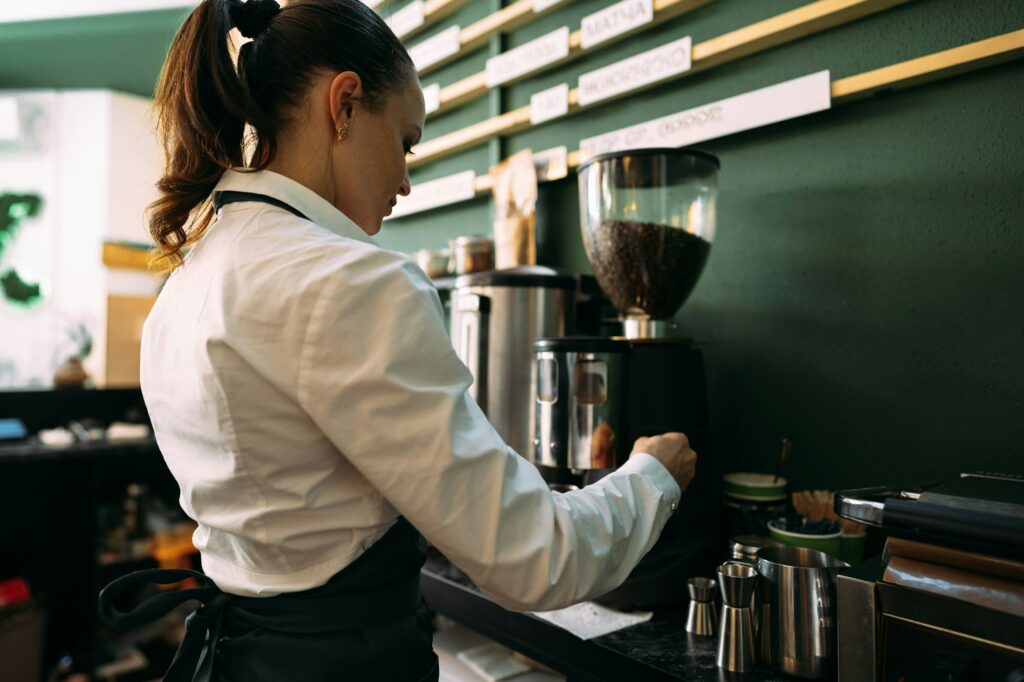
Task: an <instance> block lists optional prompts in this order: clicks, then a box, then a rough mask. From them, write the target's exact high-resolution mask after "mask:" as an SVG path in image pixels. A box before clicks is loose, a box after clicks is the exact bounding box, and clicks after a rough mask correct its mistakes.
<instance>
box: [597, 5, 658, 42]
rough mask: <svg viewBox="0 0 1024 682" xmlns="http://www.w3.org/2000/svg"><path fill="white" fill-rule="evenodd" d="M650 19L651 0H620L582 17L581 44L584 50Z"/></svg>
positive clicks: (651, 10)
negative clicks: (620, 0)
mask: <svg viewBox="0 0 1024 682" xmlns="http://www.w3.org/2000/svg"><path fill="white" fill-rule="evenodd" d="M651 21H654V2H653V0H622V2H617V3H615V4H614V5H612V6H611V7H606V8H605V9H603V10H601V11H600V12H594V13H593V14H590V15H588V16H585V17H583V21H582V22H581V23H580V30H581V31H582V32H583V36H582V38H583V39H582V41H581V44H582V45H583V49H584V50H586V49H588V48H591V47H593V46H594V45H597V44H598V43H603V42H604V41H606V40H608V39H609V38H614V37H615V36H617V35H621V34H623V33H625V32H626V31H630V30H632V29H634V28H636V27H637V26H643V25H644V24H646V23H649V22H651Z"/></svg>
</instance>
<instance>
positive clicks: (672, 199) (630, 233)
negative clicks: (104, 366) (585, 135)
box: [577, 149, 719, 319]
mask: <svg viewBox="0 0 1024 682" xmlns="http://www.w3.org/2000/svg"><path fill="white" fill-rule="evenodd" d="M718 168H719V162H718V158H717V157H715V156H713V155H712V154H708V153H706V152H702V151H697V150H693V149H637V150H632V151H623V152H614V153H611V154H603V155H601V156H596V157H594V158H593V159H590V160H588V161H586V162H584V163H583V164H582V165H581V166H580V167H579V169H578V171H577V173H578V177H579V189H580V222H581V228H582V231H583V246H584V249H585V250H586V253H587V258H588V259H589V260H590V264H591V266H592V267H593V269H594V275H595V276H596V278H597V281H598V283H599V284H600V285H601V288H602V289H603V290H604V292H605V294H607V295H608V297H609V298H610V299H611V301H612V303H613V304H614V305H615V307H616V308H618V309H619V312H620V313H622V314H623V316H624V317H627V318H629V317H637V318H649V319H665V318H670V317H672V316H673V315H674V314H675V312H676V310H678V309H679V307H680V306H682V304H683V302H684V301H685V300H686V298H687V297H688V296H689V295H690V292H691V291H693V288H694V286H696V284H697V280H698V278H699V277H700V275H701V273H702V272H703V270H704V264H705V263H706V262H707V258H708V254H709V252H710V250H711V242H712V240H713V239H714V236H715V201H716V198H717V196H718V181H717V178H718Z"/></svg>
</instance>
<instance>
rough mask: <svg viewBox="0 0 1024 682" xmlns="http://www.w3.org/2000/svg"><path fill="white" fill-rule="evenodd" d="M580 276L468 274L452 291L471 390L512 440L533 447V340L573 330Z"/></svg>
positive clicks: (456, 339) (453, 325) (526, 451)
mask: <svg viewBox="0 0 1024 682" xmlns="http://www.w3.org/2000/svg"><path fill="white" fill-rule="evenodd" d="M580 298H581V293H580V279H579V278H578V277H576V276H573V275H568V274H565V273H561V272H558V271H555V270H552V269H551V268H545V267H537V266H526V267H519V268H512V269H508V270H488V271H484V272H474V273H470V274H467V275H462V276H460V277H458V278H457V279H456V280H455V287H454V289H453V290H452V294H451V318H450V332H451V338H452V344H453V345H454V346H455V352H456V353H458V355H459V358H460V359H461V360H462V361H463V362H464V363H466V366H467V367H469V369H470V371H471V372H472V373H473V378H474V381H473V386H472V387H471V388H470V392H471V394H472V395H473V398H474V399H475V400H476V402H477V404H479V405H480V407H481V408H483V410H484V412H485V413H486V414H487V417H488V419H490V421H491V423H492V424H493V425H494V427H495V428H496V429H497V430H498V433H500V434H501V436H502V438H504V439H505V442H506V443H508V444H509V445H510V446H511V447H512V448H513V449H514V450H515V451H516V452H518V453H520V454H521V455H523V456H524V457H529V456H530V453H532V452H533V432H534V427H533V419H534V415H533V405H532V401H531V399H530V397H531V395H532V391H533V388H532V382H533V380H534V371H533V362H534V358H533V342H534V341H535V340H536V339H538V338H540V337H542V336H554V335H559V334H567V333H570V332H571V331H572V330H573V329H574V324H575V321H576V307H577V302H578V300H579V299H580Z"/></svg>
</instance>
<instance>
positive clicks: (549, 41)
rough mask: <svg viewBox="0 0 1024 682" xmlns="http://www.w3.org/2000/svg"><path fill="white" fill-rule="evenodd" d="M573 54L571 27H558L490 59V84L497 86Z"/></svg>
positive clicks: (487, 72) (488, 61)
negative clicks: (570, 35) (570, 40)
mask: <svg viewBox="0 0 1024 682" xmlns="http://www.w3.org/2000/svg"><path fill="white" fill-rule="evenodd" d="M568 56H569V27H568V26H563V27H562V28H559V29H555V30H554V31H552V32H551V33H546V34H544V35H542V36H541V37H540V38H536V39H535V40H531V41H530V42H528V43H525V44H523V45H520V46H519V47H517V48H514V49H512V50H509V51H508V52H505V53H503V54H499V55H498V56H496V57H491V58H490V59H488V60H487V69H486V74H485V76H486V79H485V80H486V82H487V87H489V88H493V87H495V86H497V85H501V84H502V83H507V82H508V81H510V80H513V79H515V78H519V77H520V76H525V75H526V74H528V73H530V72H531V71H535V70H536V69H539V68H541V67H542V66H547V65H548V64H552V63H554V62H557V61H559V60H560V59H565V58H566V57H568Z"/></svg>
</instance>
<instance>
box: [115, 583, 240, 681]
mask: <svg viewBox="0 0 1024 682" xmlns="http://www.w3.org/2000/svg"><path fill="white" fill-rule="evenodd" d="M188 578H193V579H195V580H196V582H198V583H199V584H200V586H201V587H198V588H190V589H187V590H174V591H170V592H160V593H157V594H155V595H152V596H150V597H147V598H146V599H143V600H142V601H141V602H139V603H138V604H136V605H135V606H134V607H132V608H130V609H128V610H127V611H124V610H121V608H120V606H121V605H122V604H123V603H124V600H125V597H126V594H125V593H126V592H127V593H130V592H132V591H135V590H137V589H138V588H139V587H140V586H142V585H149V584H156V585H173V584H174V583H178V582H181V581H182V580H186V579H188ZM190 601H198V602H201V606H200V607H199V609H197V610H196V611H194V612H193V613H191V614H190V615H189V616H188V618H186V619H185V636H184V637H183V638H182V640H181V644H180V645H179V647H178V651H177V652H176V653H175V654H174V660H173V661H171V667H170V668H168V670H167V674H166V675H165V676H164V680H166V682H212V681H213V649H212V647H210V646H208V643H209V642H216V641H217V640H218V639H219V638H220V632H221V629H222V627H223V623H224V607H225V605H226V604H227V602H228V598H227V595H226V594H224V593H223V592H221V591H220V590H219V589H218V588H217V586H216V585H215V584H214V583H213V581H212V580H210V579H209V578H207V577H206V576H205V575H203V574H202V573H199V572H198V571H190V570H187V569H161V568H150V569H146V570H143V571H136V572H134V573H129V574H128V575H124V576H121V577H120V578H118V579H117V580H114V581H113V582H111V583H110V584H109V585H107V586H106V587H104V588H103V590H101V591H100V596H99V610H100V619H101V620H102V621H103V622H104V623H105V624H106V625H108V626H109V627H112V628H116V629H119V630H131V629H134V628H138V627H141V626H142V625H146V624H148V623H152V622H153V621H155V620H158V619H159V618H161V617H163V616H165V615H167V614H168V613H170V612H171V611H172V610H174V609H175V608H177V607H179V606H181V605H182V604H184V603H186V602H190Z"/></svg>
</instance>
